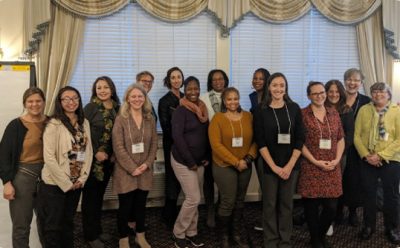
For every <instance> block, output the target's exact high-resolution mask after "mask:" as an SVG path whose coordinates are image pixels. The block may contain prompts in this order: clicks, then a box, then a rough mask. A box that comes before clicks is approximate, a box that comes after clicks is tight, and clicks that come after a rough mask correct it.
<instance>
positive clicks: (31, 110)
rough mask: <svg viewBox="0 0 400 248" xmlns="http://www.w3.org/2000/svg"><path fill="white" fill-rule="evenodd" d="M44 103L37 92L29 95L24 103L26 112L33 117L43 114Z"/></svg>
mask: <svg viewBox="0 0 400 248" xmlns="http://www.w3.org/2000/svg"><path fill="white" fill-rule="evenodd" d="M44 105H45V102H44V100H43V98H42V97H41V96H40V95H39V94H33V95H30V96H29V97H28V98H26V100H25V103H24V107H25V110H26V111H27V114H28V115H31V116H35V117H36V116H40V115H42V114H43V111H44Z"/></svg>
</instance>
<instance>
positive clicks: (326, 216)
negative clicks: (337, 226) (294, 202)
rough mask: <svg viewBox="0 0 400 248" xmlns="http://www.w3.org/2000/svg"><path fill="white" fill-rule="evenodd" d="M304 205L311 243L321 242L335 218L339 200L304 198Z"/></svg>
mask: <svg viewBox="0 0 400 248" xmlns="http://www.w3.org/2000/svg"><path fill="white" fill-rule="evenodd" d="M303 203H304V213H305V217H306V221H307V225H308V229H309V231H310V236H311V241H312V242H313V241H316V240H320V239H321V238H322V237H324V236H325V234H326V232H327V231H328V229H329V226H330V225H331V224H332V222H333V220H334V218H335V215H336V207H337V198H303ZM320 207H322V211H320Z"/></svg>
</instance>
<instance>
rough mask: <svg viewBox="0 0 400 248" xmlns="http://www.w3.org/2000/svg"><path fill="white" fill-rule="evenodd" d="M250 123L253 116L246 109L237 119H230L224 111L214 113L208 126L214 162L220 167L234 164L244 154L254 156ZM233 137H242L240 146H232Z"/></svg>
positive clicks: (255, 149) (254, 147) (255, 152)
mask: <svg viewBox="0 0 400 248" xmlns="http://www.w3.org/2000/svg"><path fill="white" fill-rule="evenodd" d="M252 123H253V117H252V115H251V113H250V112H247V111H242V117H241V119H240V120H237V121H230V120H229V119H228V118H227V117H226V116H225V113H221V112H219V113H216V114H215V115H214V118H213V119H212V121H211V123H210V126H209V128H208V137H209V139H210V144H211V149H212V159H213V163H214V164H216V165H218V166H221V167H227V166H234V165H236V164H237V163H238V162H239V160H241V159H243V158H244V157H245V156H246V155H250V156H252V157H253V158H255V157H256V155H257V146H256V144H255V143H254V142H253V125H252ZM231 125H232V126H231ZM232 129H233V130H234V132H233V130H232ZM241 129H242V130H243V133H242V130H241ZM234 137H242V138H243V145H242V147H232V138H234Z"/></svg>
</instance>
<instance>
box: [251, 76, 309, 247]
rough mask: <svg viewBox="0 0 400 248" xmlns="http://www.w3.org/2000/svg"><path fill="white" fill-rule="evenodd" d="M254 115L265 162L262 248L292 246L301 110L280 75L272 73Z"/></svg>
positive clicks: (302, 136)
mask: <svg viewBox="0 0 400 248" xmlns="http://www.w3.org/2000/svg"><path fill="white" fill-rule="evenodd" d="M264 91H265V92H264V94H265V97H264V99H263V101H262V102H261V104H260V105H259V106H258V107H257V108H256V110H255V113H254V137H255V140H256V143H257V145H258V148H259V152H260V154H261V156H262V158H263V162H264V175H263V185H262V195H263V228H264V247H268V248H271V247H291V242H290V238H291V235H292V226H293V224H292V210H293V199H292V197H293V194H294V190H295V181H296V180H295V179H296V176H297V173H295V172H294V170H295V167H296V165H297V164H298V158H299V157H300V154H301V149H302V146H303V143H304V131H303V125H302V116H301V110H300V107H299V106H298V105H297V104H296V103H295V102H293V101H292V100H291V99H290V97H289V95H288V84H287V80H286V77H285V76H284V75H283V74H282V73H279V72H278V73H274V74H272V75H271V76H270V77H269V79H268V81H267V84H266V86H265V87H264Z"/></svg>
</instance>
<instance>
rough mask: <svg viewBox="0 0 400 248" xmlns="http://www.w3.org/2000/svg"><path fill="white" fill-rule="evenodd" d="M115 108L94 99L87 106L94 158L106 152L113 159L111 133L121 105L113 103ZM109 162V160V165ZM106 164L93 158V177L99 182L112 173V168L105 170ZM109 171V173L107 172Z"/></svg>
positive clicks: (86, 115) (86, 111) (86, 114)
mask: <svg viewBox="0 0 400 248" xmlns="http://www.w3.org/2000/svg"><path fill="white" fill-rule="evenodd" d="M112 103H113V107H112V108H111V109H107V108H105V107H104V105H103V102H102V101H101V100H100V99H98V98H97V97H94V98H93V99H92V100H91V102H90V103H89V104H87V105H86V106H85V109H84V112H85V117H86V118H87V119H88V120H89V122H90V130H91V135H92V144H93V156H95V155H96V153H97V152H105V153H107V155H108V157H109V158H111V156H112V154H113V149H112V142H111V133H112V129H113V125H114V120H115V117H116V115H117V112H118V108H119V105H118V104H117V103H116V102H115V101H113V102H112ZM108 162H109V160H107V164H109V163H108ZM105 164H106V163H105V162H104V161H103V162H100V161H97V160H96V158H95V157H93V163H92V170H91V175H90V176H94V177H95V178H96V179H97V180H98V181H103V180H104V173H108V172H109V173H111V171H112V168H105V166H106V165H105ZM106 171H107V172H106Z"/></svg>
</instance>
